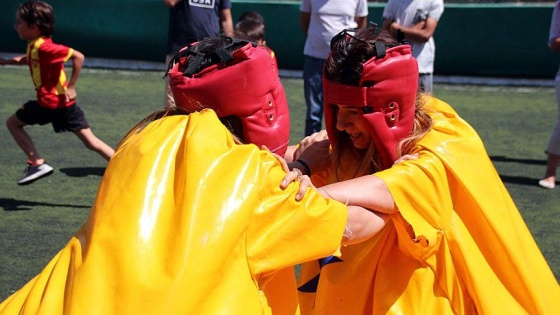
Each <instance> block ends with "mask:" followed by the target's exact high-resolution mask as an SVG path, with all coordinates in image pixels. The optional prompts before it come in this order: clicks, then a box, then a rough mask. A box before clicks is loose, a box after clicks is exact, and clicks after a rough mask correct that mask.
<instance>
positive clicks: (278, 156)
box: [261, 145, 290, 172]
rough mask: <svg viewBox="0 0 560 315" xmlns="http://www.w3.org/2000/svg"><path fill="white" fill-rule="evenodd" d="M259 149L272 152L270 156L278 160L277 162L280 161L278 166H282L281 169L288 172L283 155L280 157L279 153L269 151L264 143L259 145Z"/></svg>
mask: <svg viewBox="0 0 560 315" xmlns="http://www.w3.org/2000/svg"><path fill="white" fill-rule="evenodd" d="M261 150H267V151H268V152H270V153H271V154H272V156H274V157H275V158H276V160H278V162H280V166H282V169H283V170H284V172H288V171H289V170H290V169H289V168H288V163H287V162H286V160H284V158H283V157H281V156H280V155H278V154H276V153H274V152H272V151H270V150H269V149H268V148H267V147H266V145H262V146H261Z"/></svg>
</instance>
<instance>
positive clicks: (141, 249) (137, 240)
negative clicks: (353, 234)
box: [0, 110, 347, 315]
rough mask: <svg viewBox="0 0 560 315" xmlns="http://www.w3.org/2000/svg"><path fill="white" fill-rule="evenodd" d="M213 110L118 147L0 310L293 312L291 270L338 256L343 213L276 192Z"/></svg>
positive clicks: (269, 163) (267, 159) (164, 122)
mask: <svg viewBox="0 0 560 315" xmlns="http://www.w3.org/2000/svg"><path fill="white" fill-rule="evenodd" d="M284 174H285V172H284V171H283V170H282V168H281V166H280V164H279V162H278V161H277V160H276V158H275V157H274V156H273V155H272V154H270V153H269V152H267V151H263V150H260V149H259V148H257V147H256V146H254V145H238V144H235V143H234V140H233V139H232V137H231V135H230V134H229V132H228V131H227V129H226V128H225V127H224V126H223V125H222V124H221V123H220V121H219V120H218V118H217V116H216V115H215V113H214V112H213V111H211V110H204V111H202V112H197V113H193V114H190V115H188V116H185V115H179V116H169V117H165V118H162V119H159V120H156V121H154V122H151V123H150V124H149V125H147V126H146V127H145V128H144V129H142V130H141V131H139V132H137V133H134V134H131V135H129V136H128V137H126V138H125V139H123V141H122V142H121V144H120V145H119V148H118V149H117V152H116V154H115V156H114V157H113V158H112V159H111V160H110V162H109V165H108V167H107V170H106V172H105V175H104V176H103V179H102V181H101V184H100V187H99V190H98V194H97V196H96V200H95V203H94V206H93V208H92V210H91V213H90V215H89V217H88V220H87V222H86V223H85V224H84V225H83V226H82V228H81V229H80V230H79V231H78V232H77V233H76V234H75V235H74V236H73V237H72V239H71V240H70V241H69V242H68V244H67V245H66V247H65V248H64V249H62V250H61V251H60V252H59V253H58V254H57V255H56V257H54V258H53V259H52V260H51V261H50V263H49V264H48V265H47V266H46V267H45V268H44V270H43V271H42V272H41V273H40V274H39V275H38V276H36V277H35V278H34V279H32V280H31V281H30V282H29V283H27V284H26V285H25V286H24V287H23V288H22V289H20V290H19V291H17V292H16V293H14V294H13V295H12V296H10V297H9V298H8V299H7V300H5V301H4V302H3V303H2V304H0V314H49V315H52V314H76V315H85V314H96V315H99V314H103V315H109V314H118V315H122V314H134V315H137V314H270V313H274V314H294V313H297V312H298V310H297V308H298V306H297V293H296V287H295V284H296V283H295V275H294V269H293V265H296V264H298V263H301V262H304V261H308V260H311V259H317V258H319V257H322V256H326V255H331V254H333V253H335V252H337V251H338V248H339V244H340V240H341V238H342V234H343V231H344V227H345V225H346V219H347V210H346V206H345V205H343V204H341V203H339V202H336V201H333V200H326V199H324V198H322V197H321V196H320V195H319V194H318V193H316V192H315V191H311V190H309V191H308V192H307V194H306V196H305V198H304V200H303V201H301V202H297V201H296V200H295V194H296V192H297V188H298V186H299V184H297V183H292V184H290V185H289V187H288V188H287V189H286V190H284V191H283V190H281V189H280V188H279V184H280V181H281V179H282V178H283V176H284Z"/></svg>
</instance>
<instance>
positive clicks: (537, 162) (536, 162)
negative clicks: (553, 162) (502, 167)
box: [490, 155, 546, 165]
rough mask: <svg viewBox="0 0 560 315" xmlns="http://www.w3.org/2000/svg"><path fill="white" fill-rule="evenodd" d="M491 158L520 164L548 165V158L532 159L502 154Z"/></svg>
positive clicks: (494, 160) (493, 160)
mask: <svg viewBox="0 0 560 315" xmlns="http://www.w3.org/2000/svg"><path fill="white" fill-rule="evenodd" d="M490 159H491V160H492V162H506V163H508V162H513V163H520V164H529V165H546V160H545V159H542V160H532V159H516V158H511V157H505V156H502V155H496V156H491V157H490Z"/></svg>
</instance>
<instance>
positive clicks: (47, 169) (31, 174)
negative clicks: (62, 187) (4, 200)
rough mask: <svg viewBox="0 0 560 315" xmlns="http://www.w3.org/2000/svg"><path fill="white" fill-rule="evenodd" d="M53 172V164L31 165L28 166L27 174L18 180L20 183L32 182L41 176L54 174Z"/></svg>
mask: <svg viewBox="0 0 560 315" xmlns="http://www.w3.org/2000/svg"><path fill="white" fill-rule="evenodd" d="M52 172H53V168H52V166H50V165H49V164H47V163H43V164H40V165H35V166H32V165H29V167H27V172H26V174H25V176H24V177H23V178H22V179H20V180H19V181H18V185H27V184H31V183H33V182H34V181H36V180H37V179H39V178H41V177H45V176H47V175H50V174H52Z"/></svg>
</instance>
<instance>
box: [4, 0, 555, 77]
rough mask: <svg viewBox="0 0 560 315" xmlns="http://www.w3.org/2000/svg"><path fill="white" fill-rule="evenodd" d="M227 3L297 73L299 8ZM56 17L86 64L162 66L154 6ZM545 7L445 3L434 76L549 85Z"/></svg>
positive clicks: (90, 0)
mask: <svg viewBox="0 0 560 315" xmlns="http://www.w3.org/2000/svg"><path fill="white" fill-rule="evenodd" d="M19 2H20V1H12V0H2V1H0V51H1V52H23V50H24V48H25V43H23V42H22V41H21V40H20V39H19V38H18V37H17V34H16V33H15V31H14V29H13V21H14V16H15V10H16V7H17V5H18V3H19ZM232 2H233V8H232V13H233V19H234V22H235V21H237V18H238V17H239V15H240V14H241V13H242V12H243V11H246V10H256V11H259V12H261V14H262V15H263V16H264V18H265V20H266V29H267V35H266V37H267V43H268V45H269V46H270V47H271V48H272V49H273V50H274V51H275V52H276V55H277V59H278V63H279V66H280V67H281V68H284V69H294V70H301V68H302V65H303V55H302V51H303V44H304V41H305V37H304V36H303V34H302V32H301V30H300V28H299V3H300V2H299V1H276V2H271V1H268V2H263V1H251V0H246V1H237V0H232ZM49 3H50V4H51V5H53V7H54V8H55V11H56V29H55V35H54V39H55V41H57V42H60V43H64V44H67V45H69V46H72V47H74V48H76V49H78V50H80V51H82V52H83V53H84V54H85V55H86V57H98V58H117V59H133V60H148V61H161V62H163V60H164V54H165V46H166V37H167V21H168V11H167V7H165V5H164V4H163V1H162V0H135V1H132V0H79V1H78V0H50V1H49ZM383 7H384V4H382V3H381V4H380V3H371V4H370V5H369V10H370V14H369V20H370V21H372V22H375V23H378V24H380V23H381V14H382V12H383ZM552 7H553V4H550V3H549V4H534V5H516V4H485V5H482V4H481V5H474V4H462V5H461V4H446V7H445V12H444V14H443V16H442V18H441V20H440V22H439V25H438V28H437V31H436V34H435V36H434V37H435V40H436V47H437V51H436V65H435V67H436V69H435V72H436V74H440V75H472V76H499V77H535V78H551V77H553V76H554V73H555V72H556V70H557V68H558V63H559V60H558V55H557V54H553V53H552V52H550V51H549V49H548V47H547V46H546V42H547V37H548V28H549V25H550V18H551V14H552Z"/></svg>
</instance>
